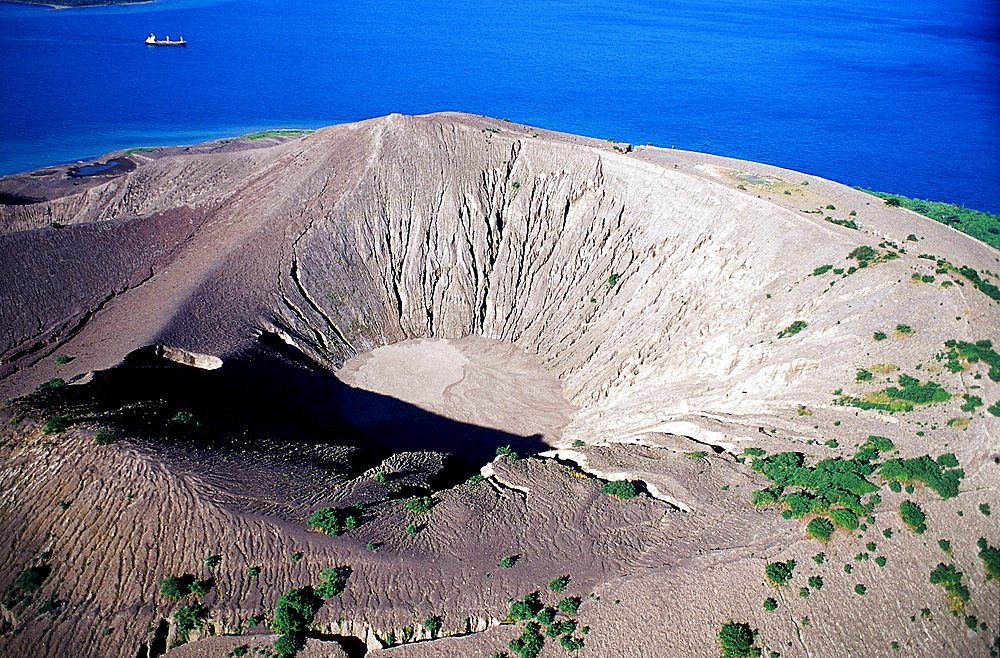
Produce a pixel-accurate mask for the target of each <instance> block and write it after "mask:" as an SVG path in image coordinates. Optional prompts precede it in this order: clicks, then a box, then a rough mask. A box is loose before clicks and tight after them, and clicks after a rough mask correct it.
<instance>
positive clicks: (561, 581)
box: [549, 576, 569, 592]
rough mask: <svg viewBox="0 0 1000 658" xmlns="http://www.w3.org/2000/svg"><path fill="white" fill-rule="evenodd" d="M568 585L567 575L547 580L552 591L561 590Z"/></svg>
mask: <svg viewBox="0 0 1000 658" xmlns="http://www.w3.org/2000/svg"><path fill="white" fill-rule="evenodd" d="M567 585H569V576H559V577H558V578H553V579H552V580H551V581H550V582H549V589H550V590H552V591H553V592H561V591H563V590H564V589H566V586H567Z"/></svg>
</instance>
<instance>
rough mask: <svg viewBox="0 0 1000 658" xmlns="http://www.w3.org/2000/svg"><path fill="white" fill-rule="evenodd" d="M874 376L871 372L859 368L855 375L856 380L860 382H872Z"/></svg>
mask: <svg viewBox="0 0 1000 658" xmlns="http://www.w3.org/2000/svg"><path fill="white" fill-rule="evenodd" d="M873 377H874V375H873V374H872V373H871V371H869V370H865V369H863V368H858V372H857V374H856V375H854V380H855V381H859V382H870V381H871V380H872V378H873Z"/></svg>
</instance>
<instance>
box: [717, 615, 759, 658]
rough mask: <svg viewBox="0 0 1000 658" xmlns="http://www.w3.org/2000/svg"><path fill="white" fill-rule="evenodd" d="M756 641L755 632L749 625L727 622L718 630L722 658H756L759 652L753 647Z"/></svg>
mask: <svg viewBox="0 0 1000 658" xmlns="http://www.w3.org/2000/svg"><path fill="white" fill-rule="evenodd" d="M756 641H757V631H756V630H754V629H752V628H750V626H749V624H738V623H736V622H733V621H729V622H726V623H725V624H723V625H722V629H721V630H719V644H720V645H721V646H722V655H723V656H724V658H757V657H758V656H760V653H761V652H760V649H759V648H757V647H755V646H754V643H755V642H756Z"/></svg>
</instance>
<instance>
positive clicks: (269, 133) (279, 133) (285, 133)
mask: <svg viewBox="0 0 1000 658" xmlns="http://www.w3.org/2000/svg"><path fill="white" fill-rule="evenodd" d="M312 132H313V131H312V130H262V131H261V132H256V133H250V134H249V135H243V136H241V137H238V138H237V139H246V140H253V139H265V138H267V137H296V136H298V135H308V134H310V133H312Z"/></svg>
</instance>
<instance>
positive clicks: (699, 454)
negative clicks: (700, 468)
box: [684, 450, 708, 459]
mask: <svg viewBox="0 0 1000 658" xmlns="http://www.w3.org/2000/svg"><path fill="white" fill-rule="evenodd" d="M684 456H685V457H687V458H688V459H704V458H705V457H707V456H708V453H707V452H705V451H704V450H694V451H692V452H685V453H684Z"/></svg>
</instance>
